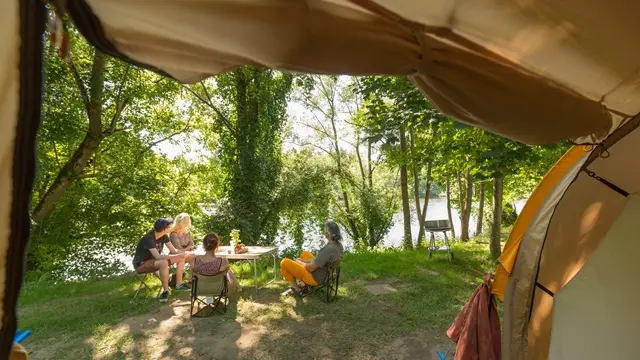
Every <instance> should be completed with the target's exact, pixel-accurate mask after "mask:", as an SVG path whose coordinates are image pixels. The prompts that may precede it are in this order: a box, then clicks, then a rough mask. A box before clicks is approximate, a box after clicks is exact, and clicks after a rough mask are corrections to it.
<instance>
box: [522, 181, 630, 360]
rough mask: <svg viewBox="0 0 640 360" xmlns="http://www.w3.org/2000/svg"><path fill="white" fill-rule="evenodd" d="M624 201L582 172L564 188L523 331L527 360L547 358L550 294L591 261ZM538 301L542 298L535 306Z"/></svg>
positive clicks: (545, 244) (554, 216) (543, 251)
mask: <svg viewBox="0 0 640 360" xmlns="http://www.w3.org/2000/svg"><path fill="white" fill-rule="evenodd" d="M625 202H626V198H625V197H623V196H620V195H619V194H618V193H616V192H614V191H612V190H611V189H609V188H608V187H606V186H603V185H602V183H600V182H599V181H597V180H595V179H593V178H591V177H589V176H588V175H587V174H585V173H584V172H581V173H580V174H579V175H578V178H577V179H576V180H575V182H574V183H573V184H572V185H571V186H570V187H569V189H567V191H566V192H565V194H564V196H563V198H562V200H561V201H560V202H559V204H558V206H557V207H556V210H555V213H554V215H553V218H552V220H551V223H550V225H549V227H548V229H547V236H546V238H545V240H544V245H543V246H544V247H543V250H542V255H541V257H540V262H539V271H538V275H537V280H536V283H535V285H536V287H537V289H536V293H535V294H534V304H533V306H532V308H531V318H530V320H529V328H528V343H529V359H530V360H544V359H547V352H548V349H549V339H550V335H551V333H550V332H549V330H550V329H551V325H552V324H551V314H552V306H550V305H551V302H552V301H553V294H555V293H557V292H558V291H559V290H560V289H562V288H563V287H564V286H565V285H566V284H567V282H569V280H571V279H572V278H573V277H574V276H575V274H576V273H577V272H578V271H580V269H581V268H582V266H584V264H585V263H586V262H587V261H588V259H589V258H590V257H591V254H592V253H593V251H594V250H595V248H596V246H597V245H598V244H599V243H600V240H601V239H602V236H603V235H604V234H605V233H606V231H607V230H608V229H609V227H610V226H611V224H612V223H613V222H614V220H615V219H616V217H617V216H618V214H619V213H620V212H621V211H622V209H623V207H624V205H625ZM539 297H544V299H542V300H540V301H539V302H538V298H539Z"/></svg>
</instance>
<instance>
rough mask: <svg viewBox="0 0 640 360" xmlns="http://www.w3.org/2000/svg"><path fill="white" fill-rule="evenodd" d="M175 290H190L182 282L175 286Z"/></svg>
mask: <svg viewBox="0 0 640 360" xmlns="http://www.w3.org/2000/svg"><path fill="white" fill-rule="evenodd" d="M176 290H178V291H186V290H190V289H189V287H188V286H187V285H185V284H184V283H182V284H180V285H178V286H176Z"/></svg>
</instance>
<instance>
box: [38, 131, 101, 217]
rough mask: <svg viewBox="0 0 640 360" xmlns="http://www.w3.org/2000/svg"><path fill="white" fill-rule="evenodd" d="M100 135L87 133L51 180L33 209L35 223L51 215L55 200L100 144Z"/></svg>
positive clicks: (62, 193)
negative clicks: (96, 136) (94, 135)
mask: <svg viewBox="0 0 640 360" xmlns="http://www.w3.org/2000/svg"><path fill="white" fill-rule="evenodd" d="M101 141H102V137H98V138H93V137H91V136H90V135H89V134H87V136H86V137H85V138H84V140H83V141H82V143H81V144H80V146H79V147H78V149H76V151H75V152H74V154H73V156H71V158H70V159H69V161H67V163H66V164H65V165H64V166H63V167H62V169H61V170H60V172H58V176H57V177H56V179H55V180H54V181H53V183H52V184H51V186H49V189H47V192H46V193H45V194H44V196H43V197H42V198H41V199H40V201H38V204H37V205H36V207H35V208H34V209H33V215H32V218H33V220H34V221H35V222H36V223H40V222H42V221H43V220H45V219H46V218H48V217H49V215H51V213H52V212H53V210H54V209H55V207H56V204H57V202H58V201H59V200H60V199H61V198H62V196H63V195H64V193H65V192H66V191H67V189H68V188H69V186H70V185H71V184H72V183H73V181H74V180H76V179H77V177H78V176H79V175H80V174H82V172H83V171H84V169H85V167H86V166H87V163H88V162H89V159H91V157H92V156H93V154H94V153H95V152H96V150H97V149H98V146H100V142H101Z"/></svg>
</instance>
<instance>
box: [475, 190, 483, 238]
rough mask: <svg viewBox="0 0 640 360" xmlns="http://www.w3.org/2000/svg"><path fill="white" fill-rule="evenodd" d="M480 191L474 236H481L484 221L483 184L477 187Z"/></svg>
mask: <svg viewBox="0 0 640 360" xmlns="http://www.w3.org/2000/svg"><path fill="white" fill-rule="evenodd" d="M479 188H480V191H479V194H478V217H477V220H476V236H478V235H481V234H482V222H483V221H484V191H485V183H484V182H481V183H480V185H479Z"/></svg>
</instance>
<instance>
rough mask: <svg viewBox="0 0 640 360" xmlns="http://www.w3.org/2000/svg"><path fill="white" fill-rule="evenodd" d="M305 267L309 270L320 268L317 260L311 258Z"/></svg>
mask: <svg viewBox="0 0 640 360" xmlns="http://www.w3.org/2000/svg"><path fill="white" fill-rule="evenodd" d="M304 268H305V269H307V271H309V272H314V271H316V270H318V268H319V266H318V265H317V264H316V262H315V260H309V262H307V263H305V264H304Z"/></svg>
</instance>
